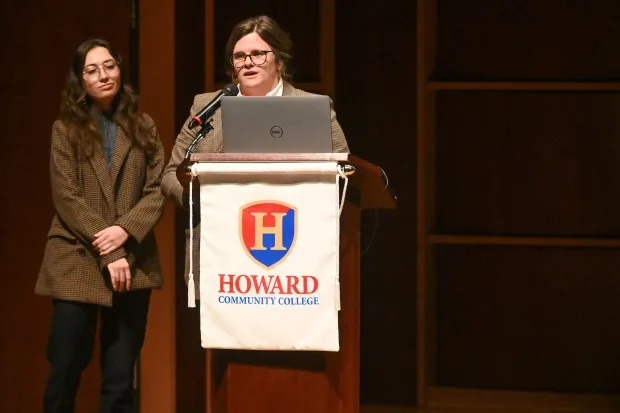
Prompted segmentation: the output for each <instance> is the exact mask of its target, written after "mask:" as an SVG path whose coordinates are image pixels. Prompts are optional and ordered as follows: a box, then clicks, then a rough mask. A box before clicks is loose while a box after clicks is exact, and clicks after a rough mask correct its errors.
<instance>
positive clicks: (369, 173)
mask: <svg viewBox="0 0 620 413" xmlns="http://www.w3.org/2000/svg"><path fill="white" fill-rule="evenodd" d="M200 162H339V163H343V164H349V165H351V166H353V167H354V168H355V173H353V174H352V175H350V176H349V184H350V185H352V186H353V187H355V188H357V189H358V191H359V192H360V208H362V209H394V208H396V197H395V196H394V195H393V194H392V191H391V188H389V187H388V179H387V175H386V174H385V172H384V171H383V169H381V168H380V167H378V166H376V165H374V164H372V163H370V162H368V161H365V160H364V159H362V158H359V157H357V156H355V155H352V154H350V153H194V154H192V155H191V156H190V158H189V160H188V161H187V162H185V163H184V164H182V165H181V166H180V167H187V166H188V164H193V163H200Z"/></svg>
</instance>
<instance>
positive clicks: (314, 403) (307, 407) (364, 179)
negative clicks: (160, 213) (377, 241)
mask: <svg viewBox="0 0 620 413" xmlns="http://www.w3.org/2000/svg"><path fill="white" fill-rule="evenodd" d="M315 161H316V162H325V161H334V162H339V163H341V164H344V165H346V167H347V169H348V170H349V171H350V175H349V185H348V189H347V195H346V200H345V206H344V209H343V211H342V215H341V218H340V284H341V311H340V313H339V317H338V322H339V338H340V351H339V352H314V351H244V350H207V366H206V374H207V378H206V387H207V388H206V393H205V394H206V399H207V400H206V406H207V412H208V413H358V412H359V374H360V215H361V210H362V209H391V208H395V207H396V203H395V198H394V197H393V196H392V195H391V193H390V190H389V189H388V188H387V178H386V176H385V174H384V173H383V171H382V170H381V169H380V168H378V167H377V166H375V165H373V164H371V163H369V162H366V161H364V160H363V159H360V158H358V157H356V156H354V155H351V154H346V153H334V154H331V153H327V154H254V153H252V154H222V153H196V154H193V155H191V158H190V159H189V165H191V164H194V163H203V162H270V163H273V162H315ZM187 166H188V164H187V163H186V164H184V165H182V166H181V167H182V168H186V167H187ZM179 169H180V171H179V173H186V172H185V171H187V169H184V170H181V168H179Z"/></svg>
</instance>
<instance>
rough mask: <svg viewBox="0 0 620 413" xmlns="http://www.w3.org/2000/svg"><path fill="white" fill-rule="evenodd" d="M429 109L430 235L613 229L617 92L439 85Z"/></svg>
mask: <svg viewBox="0 0 620 413" xmlns="http://www.w3.org/2000/svg"><path fill="white" fill-rule="evenodd" d="M463 108H468V110H463ZM437 113H438V114H437V136H436V139H437V232H439V233H448V234H478V235H480V234H492V235H500V234H501V235H530V236H545V235H546V236H564V237H567V236H568V237H570V236H586V237H609V236H614V235H618V234H620V215H619V214H618V213H617V205H618V204H620V170H619V169H618V167H617V165H618V164H619V163H620V141H619V140H618V133H617V131H619V130H620V94H616V93H588V92H582V93H562V92H556V93H554V92H492V91H490V92H463V91H457V92H440V93H438V97H437ZM455 205H458V208H455Z"/></svg>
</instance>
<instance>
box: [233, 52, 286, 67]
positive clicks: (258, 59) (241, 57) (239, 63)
mask: <svg viewBox="0 0 620 413" xmlns="http://www.w3.org/2000/svg"><path fill="white" fill-rule="evenodd" d="M267 53H275V52H274V51H273V50H252V51H251V52H250V54H245V53H244V52H237V53H234V54H233V55H232V56H231V57H230V61H231V62H232V64H233V66H235V67H236V68H237V69H239V68H241V67H243V66H245V59H246V58H248V57H249V58H250V61H251V62H252V63H253V64H254V65H256V66H260V65H264V64H265V62H266V61H267Z"/></svg>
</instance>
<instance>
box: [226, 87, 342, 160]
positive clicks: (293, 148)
mask: <svg viewBox="0 0 620 413" xmlns="http://www.w3.org/2000/svg"><path fill="white" fill-rule="evenodd" d="M221 110H222V133H223V140H224V142H223V145H224V152H226V153H331V152H332V151H333V149H332V124H331V108H330V104H329V96H323V95H311V96H223V97H222V109H221Z"/></svg>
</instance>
